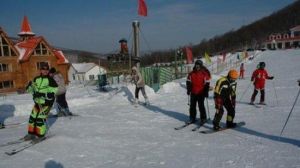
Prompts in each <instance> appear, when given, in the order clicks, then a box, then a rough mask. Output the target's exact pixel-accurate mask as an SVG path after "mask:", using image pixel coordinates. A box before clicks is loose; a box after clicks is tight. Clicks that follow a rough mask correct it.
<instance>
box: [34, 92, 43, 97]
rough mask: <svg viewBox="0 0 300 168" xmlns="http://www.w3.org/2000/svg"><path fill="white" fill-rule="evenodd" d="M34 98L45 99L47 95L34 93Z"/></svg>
mask: <svg viewBox="0 0 300 168" xmlns="http://www.w3.org/2000/svg"><path fill="white" fill-rule="evenodd" d="M33 97H34V98H39V97H45V93H40V92H34V93H33Z"/></svg>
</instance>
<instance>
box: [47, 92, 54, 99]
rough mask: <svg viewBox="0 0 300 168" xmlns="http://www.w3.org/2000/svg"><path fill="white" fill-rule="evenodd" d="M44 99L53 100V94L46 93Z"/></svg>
mask: <svg viewBox="0 0 300 168" xmlns="http://www.w3.org/2000/svg"><path fill="white" fill-rule="evenodd" d="M46 97H47V99H53V98H54V93H47V94H46Z"/></svg>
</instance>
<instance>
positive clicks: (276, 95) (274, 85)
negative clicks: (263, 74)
mask: <svg viewBox="0 0 300 168" xmlns="http://www.w3.org/2000/svg"><path fill="white" fill-rule="evenodd" d="M272 83H273V88H274V93H275V98H276V103H277V105H278V98H277V92H276V88H275V82H274V81H273V82H272Z"/></svg>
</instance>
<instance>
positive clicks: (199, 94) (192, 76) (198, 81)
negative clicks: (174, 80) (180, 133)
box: [186, 60, 211, 124]
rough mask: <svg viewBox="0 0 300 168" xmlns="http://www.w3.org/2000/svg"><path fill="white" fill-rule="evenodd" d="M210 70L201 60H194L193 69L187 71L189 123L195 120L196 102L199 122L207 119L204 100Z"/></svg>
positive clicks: (206, 93) (207, 90) (206, 94)
mask: <svg viewBox="0 0 300 168" xmlns="http://www.w3.org/2000/svg"><path fill="white" fill-rule="evenodd" d="M210 78H211V76H210V72H209V70H208V69H207V68H206V67H205V66H204V65H203V62H202V61H201V60H197V61H196V62H195V66H194V68H193V71H192V72H190V73H189V75H188V77H187V81H186V86H187V94H188V95H190V109H189V111H190V123H194V122H195V121H196V114H197V111H196V104H197V103H198V107H199V111H200V124H204V123H205V122H206V121H207V116H206V110H205V106H204V100H205V98H206V97H208V92H209V82H210Z"/></svg>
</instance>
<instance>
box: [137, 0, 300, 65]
mask: <svg viewBox="0 0 300 168" xmlns="http://www.w3.org/2000/svg"><path fill="white" fill-rule="evenodd" d="M296 25H300V0H297V1H296V2H294V3H293V4H291V5H289V6H287V7H285V8H283V9H281V10H279V11H277V12H275V13H273V14H271V15H270V16H267V17H264V18H262V19H260V20H258V21H255V22H253V23H251V24H249V25H247V26H242V27H241V28H239V29H238V30H231V31H229V32H226V33H224V34H223V35H216V36H215V37H213V38H211V39H208V40H207V39H202V40H201V39H199V40H201V42H200V43H199V44H196V45H194V46H192V47H191V49H192V52H193V55H194V56H203V55H204V53H205V52H208V53H209V54H210V55H216V54H218V53H223V52H234V51H237V50H244V49H247V48H253V49H258V48H261V47H262V44H263V42H264V41H265V40H266V39H267V37H268V36H269V35H270V34H272V33H283V32H287V31H289V29H290V28H292V27H294V26H296ZM176 50H177V49H170V50H168V51H154V52H152V53H150V54H145V55H143V56H142V57H141V63H142V65H151V64H154V63H158V62H171V61H174V60H175V53H176Z"/></svg>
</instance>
